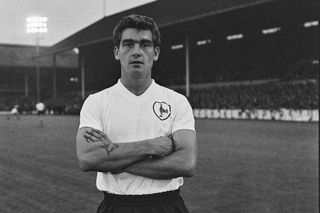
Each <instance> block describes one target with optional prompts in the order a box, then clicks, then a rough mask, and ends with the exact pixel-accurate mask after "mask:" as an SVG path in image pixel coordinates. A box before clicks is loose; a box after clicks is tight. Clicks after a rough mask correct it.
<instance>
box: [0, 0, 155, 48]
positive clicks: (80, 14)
mask: <svg viewBox="0 0 320 213" xmlns="http://www.w3.org/2000/svg"><path fill="white" fill-rule="evenodd" d="M103 1H105V8H106V10H105V11H104V10H103V5H104V3H103ZM152 1H155V0H0V44H27V45H34V44H35V35H32V34H27V33H26V18H27V17H29V16H34V15H38V16H46V17H47V18H48V23H47V25H48V33H47V34H45V35H44V36H42V39H41V40H40V45H46V46H48V45H53V44H55V43H57V42H59V41H61V40H62V39H64V38H66V37H68V36H70V35H72V34H73V33H75V32H77V31H79V30H81V29H83V28H84V27H86V26H88V25H90V24H92V23H94V22H95V21H97V20H99V19H101V18H102V17H103V15H104V14H105V15H110V14H114V13H116V12H119V11H122V10H126V9H130V8H132V7H136V6H139V5H142V4H145V3H149V2H152Z"/></svg>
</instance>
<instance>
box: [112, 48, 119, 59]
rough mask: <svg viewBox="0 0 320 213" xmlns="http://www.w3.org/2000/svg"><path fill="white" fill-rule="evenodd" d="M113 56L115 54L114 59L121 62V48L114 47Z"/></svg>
mask: <svg viewBox="0 0 320 213" xmlns="http://www.w3.org/2000/svg"><path fill="white" fill-rule="evenodd" d="M113 54H114V58H115V59H116V60H117V61H119V60H120V58H119V47H118V46H114V47H113Z"/></svg>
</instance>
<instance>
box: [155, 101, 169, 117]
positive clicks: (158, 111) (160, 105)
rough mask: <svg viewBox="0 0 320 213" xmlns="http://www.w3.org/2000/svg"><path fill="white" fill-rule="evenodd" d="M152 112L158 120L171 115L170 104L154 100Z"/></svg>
mask: <svg viewBox="0 0 320 213" xmlns="http://www.w3.org/2000/svg"><path fill="white" fill-rule="evenodd" d="M153 112H154V114H155V115H156V116H157V117H158V118H159V119H160V120H162V121H163V120H166V119H167V118H169V117H170V115H171V106H170V105H169V104H167V103H166V102H158V101H156V102H154V104H153Z"/></svg>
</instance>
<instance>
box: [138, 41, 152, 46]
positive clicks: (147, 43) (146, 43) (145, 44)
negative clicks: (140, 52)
mask: <svg viewBox="0 0 320 213" xmlns="http://www.w3.org/2000/svg"><path fill="white" fill-rule="evenodd" d="M141 46H143V47H152V43H151V42H143V43H142V44H141Z"/></svg>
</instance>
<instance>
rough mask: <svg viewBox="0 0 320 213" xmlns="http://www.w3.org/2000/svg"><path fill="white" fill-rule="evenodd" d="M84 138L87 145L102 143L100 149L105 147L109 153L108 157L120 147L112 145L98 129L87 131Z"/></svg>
mask: <svg viewBox="0 0 320 213" xmlns="http://www.w3.org/2000/svg"><path fill="white" fill-rule="evenodd" d="M84 137H85V139H86V142H87V143H101V146H100V147H103V148H104V149H105V150H106V151H107V154H108V156H110V154H111V152H112V151H113V150H114V149H116V148H117V147H118V145H117V144H114V143H112V141H111V140H110V139H109V137H108V136H107V135H106V134H105V133H104V132H102V131H100V130H97V129H93V128H89V129H87V130H86V132H85V134H84Z"/></svg>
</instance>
